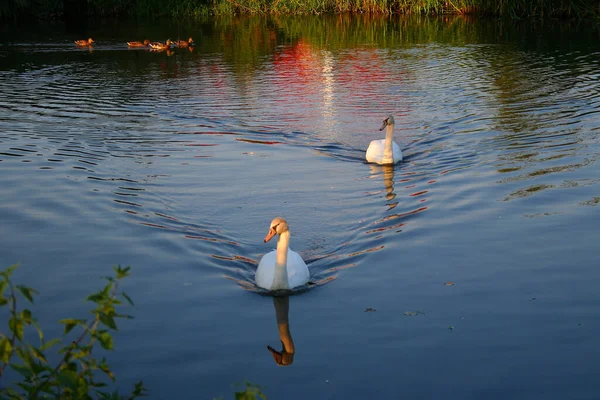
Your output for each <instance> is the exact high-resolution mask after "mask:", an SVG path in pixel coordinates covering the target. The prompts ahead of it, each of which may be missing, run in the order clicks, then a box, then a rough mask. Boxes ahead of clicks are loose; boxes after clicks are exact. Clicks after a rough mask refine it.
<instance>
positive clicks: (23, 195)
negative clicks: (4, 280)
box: [0, 17, 600, 399]
mask: <svg viewBox="0 0 600 400" xmlns="http://www.w3.org/2000/svg"><path fill="white" fill-rule="evenodd" d="M20 29H21V31H20V32H22V34H17V33H19V30H18V29H15V30H13V31H10V32H8V31H7V32H5V33H6V35H5V36H4V37H5V39H4V41H3V44H2V47H0V92H1V93H2V96H1V98H0V195H1V199H2V201H1V202H0V221H1V224H0V262H1V264H2V266H4V267H6V266H8V265H11V264H13V263H15V262H20V263H21V268H20V269H19V270H18V272H17V273H16V274H15V279H16V280H17V281H18V282H21V283H25V284H27V285H29V286H32V287H34V288H36V289H38V291H39V292H40V293H41V294H40V296H39V298H38V299H37V301H36V304H35V306H34V307H33V311H34V314H36V315H37V317H38V319H39V320H40V324H41V325H42V326H43V327H44V329H45V331H46V332H47V336H56V335H59V334H60V333H61V327H60V326H58V324H56V321H57V320H58V319H61V318H67V317H74V318H79V317H85V316H86V315H87V314H86V313H87V309H88V308H90V307H89V305H87V304H85V302H84V301H83V299H84V298H85V296H86V295H87V294H89V293H90V292H92V291H95V290H96V289H98V288H99V287H101V285H102V284H103V282H102V281H101V279H100V277H102V276H105V275H109V274H110V271H111V269H110V267H111V265H114V264H121V265H131V266H132V268H133V269H132V271H133V274H132V277H131V278H128V279H127V280H126V281H125V282H124V287H123V289H124V290H125V291H126V292H127V293H128V294H129V295H130V296H131V297H132V298H133V300H134V301H135V304H136V305H135V307H134V308H131V309H128V310H127V311H128V312H130V313H131V314H134V315H135V317H136V318H135V319H134V320H131V321H124V322H122V323H121V325H120V331H119V333H118V334H116V338H115V347H116V349H117V350H116V351H115V352H112V353H110V354H108V355H107V357H108V359H109V362H110V363H111V365H112V366H113V368H114V370H115V374H116V376H117V388H119V389H120V390H122V391H126V390H127V389H128V388H129V387H131V385H132V384H133V383H134V382H136V381H137V380H139V379H143V380H144V382H145V383H146V386H147V387H148V388H149V389H150V394H151V396H150V397H151V398H156V399H167V398H180V399H188V398H189V399H192V398H193V399H197V398H206V399H212V398H214V397H218V396H223V397H224V398H231V397H232V392H233V389H232V384H234V383H238V382H243V381H244V380H249V381H251V382H253V383H256V384H259V385H262V387H263V390H264V392H265V393H266V395H267V396H268V398H272V399H306V398H315V399H321V398H323V399H333V398H400V397H405V398H423V399H427V398H450V399H482V398H486V399H506V398H512V399H565V398H569V399H594V398H597V394H598V392H599V390H600V385H599V384H598V383H596V376H597V372H598V367H597V365H598V363H599V362H600V351H599V350H598V349H599V347H598V346H597V345H596V343H595V341H596V337H597V336H598V334H599V333H600V322H599V319H598V310H599V309H600V296H598V290H597V286H598V285H597V281H598V278H599V277H600V275H599V273H598V272H597V266H598V256H599V255H600V254H599V250H598V243H599V239H600V234H599V231H598V224H599V222H600V215H599V213H598V211H599V207H600V206H599V205H598V203H600V186H599V182H600V178H599V177H600V173H599V171H598V164H597V160H598V152H599V150H600V149H599V141H600V84H599V82H600V61H599V60H600V48H598V45H597V43H598V41H597V39H598V36H599V34H598V31H597V30H595V29H594V28H593V27H588V26H586V25H585V24H583V23H582V24H579V25H568V24H566V23H563V24H559V23H556V24H547V25H541V26H536V25H527V26H525V25H516V24H511V23H506V22H498V21H469V20H465V19H462V18H456V19H451V20H438V19H409V20H404V19H391V20H387V19H377V20H369V19H359V18H356V19H352V18H332V19H328V18H320V17H310V18H302V19H285V18H283V19H269V20H264V19H243V18H242V19H232V20H227V21H223V20H215V21H206V22H204V23H201V24H200V23H199V24H190V25H184V26H182V25H179V26H178V25H176V24H169V23H163V24H160V25H158V26H156V25H155V26H152V25H140V26H135V27H132V26H111V27H107V26H90V30H89V31H88V32H86V34H85V35H83V36H82V37H84V36H85V37H87V36H88V34H89V36H92V37H93V38H94V39H95V40H96V42H97V44H96V46H95V47H94V48H93V49H87V48H86V49H77V48H75V47H74V44H72V40H74V39H79V37H71V36H68V35H65V34H64V33H62V32H63V31H62V30H61V29H62V28H61V27H44V28H43V29H42V30H41V31H40V30H37V31H36V30H29V29H25V28H20ZM44 29H45V31H44ZM178 35H179V36H181V37H184V36H185V37H187V36H189V35H191V36H193V37H194V39H195V40H196V42H197V46H196V47H195V48H194V49H193V50H192V51H189V50H188V49H176V50H174V51H173V52H172V53H171V52H169V53H167V52H150V51H146V50H128V49H127V48H126V46H125V45H124V42H125V41H126V40H143V39H145V38H146V37H147V38H149V39H150V40H165V39H166V38H167V37H171V38H172V39H176V38H177V36H178ZM388 114H393V115H394V116H395V119H396V129H395V141H396V142H397V143H398V144H399V145H400V147H401V148H402V149H403V152H404V155H405V160H404V161H403V162H402V163H400V164H398V165H396V166H395V167H393V168H382V167H381V166H375V165H369V164H367V163H366V162H365V161H364V152H365V150H366V148H367V146H368V144H369V142H370V141H371V140H374V139H380V138H382V137H383V136H382V133H381V132H379V131H378V128H379V127H380V125H381V121H382V120H383V119H384V118H385V117H386V116H387V115H388ZM278 215H282V216H284V217H285V218H286V219H287V220H288V223H289V225H290V229H291V232H292V233H291V236H292V238H291V246H292V248H293V249H294V250H296V251H298V252H299V253H300V254H301V255H302V256H303V258H304V259H305V261H307V263H308V265H309V269H310V272H311V276H312V284H311V285H310V289H309V290H307V291H305V292H303V293H301V294H298V295H295V296H291V297H290V298H289V305H288V307H289V309H288V313H287V314H288V315H287V317H288V320H289V325H287V324H286V323H285V321H284V319H283V317H284V315H283V314H285V312H284V311H282V310H283V309H281V308H280V309H279V314H278V318H276V307H274V305H276V304H274V302H273V299H272V298H271V297H269V296H263V295H261V294H260V293H258V291H257V288H256V287H255V286H254V271H255V269H256V263H257V262H258V260H259V259H260V257H261V256H262V254H264V253H266V252H268V251H270V250H271V249H272V248H273V247H274V244H272V243H269V244H264V243H263V241H262V239H263V238H264V236H265V235H266V233H267V231H268V227H269V223H270V221H271V220H272V219H273V218H274V217H276V216H278ZM278 321H279V325H280V328H281V327H284V328H286V329H287V330H286V329H283V331H284V332H289V337H285V338H284V339H285V340H290V338H292V339H291V340H293V343H294V347H295V353H294V355H293V363H292V364H291V365H288V366H286V367H281V366H278V365H277V364H276V363H275V362H274V358H273V357H272V355H271V354H270V352H269V351H268V350H267V348H266V346H267V345H270V346H271V347H273V348H275V349H276V350H280V349H281V345H280V335H279V332H280V331H279V330H278ZM13 378H14V377H13ZM6 379H7V380H8V381H10V379H11V378H10V375H9V377H8V378H6ZM6 382H7V381H5V382H3V383H6Z"/></svg>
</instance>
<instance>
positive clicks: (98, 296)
mask: <svg viewBox="0 0 600 400" xmlns="http://www.w3.org/2000/svg"><path fill="white" fill-rule="evenodd" d="M112 286H113V285H112V283H109V284H108V285H106V286H105V287H104V289H102V290H101V291H99V292H96V293H93V294H91V295H89V296H88V297H87V298H86V300H88V301H93V302H94V303H99V302H101V301H102V300H106V299H107V298H108V293H109V292H110V289H111V288H112Z"/></svg>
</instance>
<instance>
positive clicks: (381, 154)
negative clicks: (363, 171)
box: [366, 115, 402, 164]
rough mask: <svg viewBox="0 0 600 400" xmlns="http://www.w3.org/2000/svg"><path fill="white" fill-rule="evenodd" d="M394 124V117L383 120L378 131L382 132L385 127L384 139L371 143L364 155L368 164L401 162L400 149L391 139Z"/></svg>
mask: <svg viewBox="0 0 600 400" xmlns="http://www.w3.org/2000/svg"><path fill="white" fill-rule="evenodd" d="M394 123H395V122H394V117H393V116H391V115H390V116H389V117H387V118H386V119H384V120H383V125H382V126H381V128H380V129H379V130H380V131H382V130H383V128H386V127H387V129H386V131H385V139H380V140H373V141H371V144H369V148H368V149H367V154H366V158H367V161H368V162H370V163H377V164H396V163H397V162H399V161H402V150H400V147H399V146H398V145H397V144H396V142H394V140H393V138H392V137H393V134H394Z"/></svg>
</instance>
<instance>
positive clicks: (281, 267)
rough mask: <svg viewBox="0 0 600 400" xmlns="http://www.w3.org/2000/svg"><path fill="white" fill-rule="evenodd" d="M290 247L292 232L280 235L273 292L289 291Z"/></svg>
mask: <svg viewBox="0 0 600 400" xmlns="http://www.w3.org/2000/svg"><path fill="white" fill-rule="evenodd" d="M289 247H290V232H289V231H287V232H283V233H280V234H279V239H278V240H277V251H276V253H275V274H274V276H273V285H272V286H271V290H276V289H289V288H290V287H289V284H288V274H287V255H288V249H289Z"/></svg>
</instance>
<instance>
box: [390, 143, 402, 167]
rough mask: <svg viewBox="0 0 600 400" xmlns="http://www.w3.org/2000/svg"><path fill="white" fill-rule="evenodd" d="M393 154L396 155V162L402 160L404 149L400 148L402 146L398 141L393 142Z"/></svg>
mask: <svg viewBox="0 0 600 400" xmlns="http://www.w3.org/2000/svg"><path fill="white" fill-rule="evenodd" d="M392 154H393V155H394V163H397V162H399V161H402V150H400V146H398V145H397V144H396V142H392Z"/></svg>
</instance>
